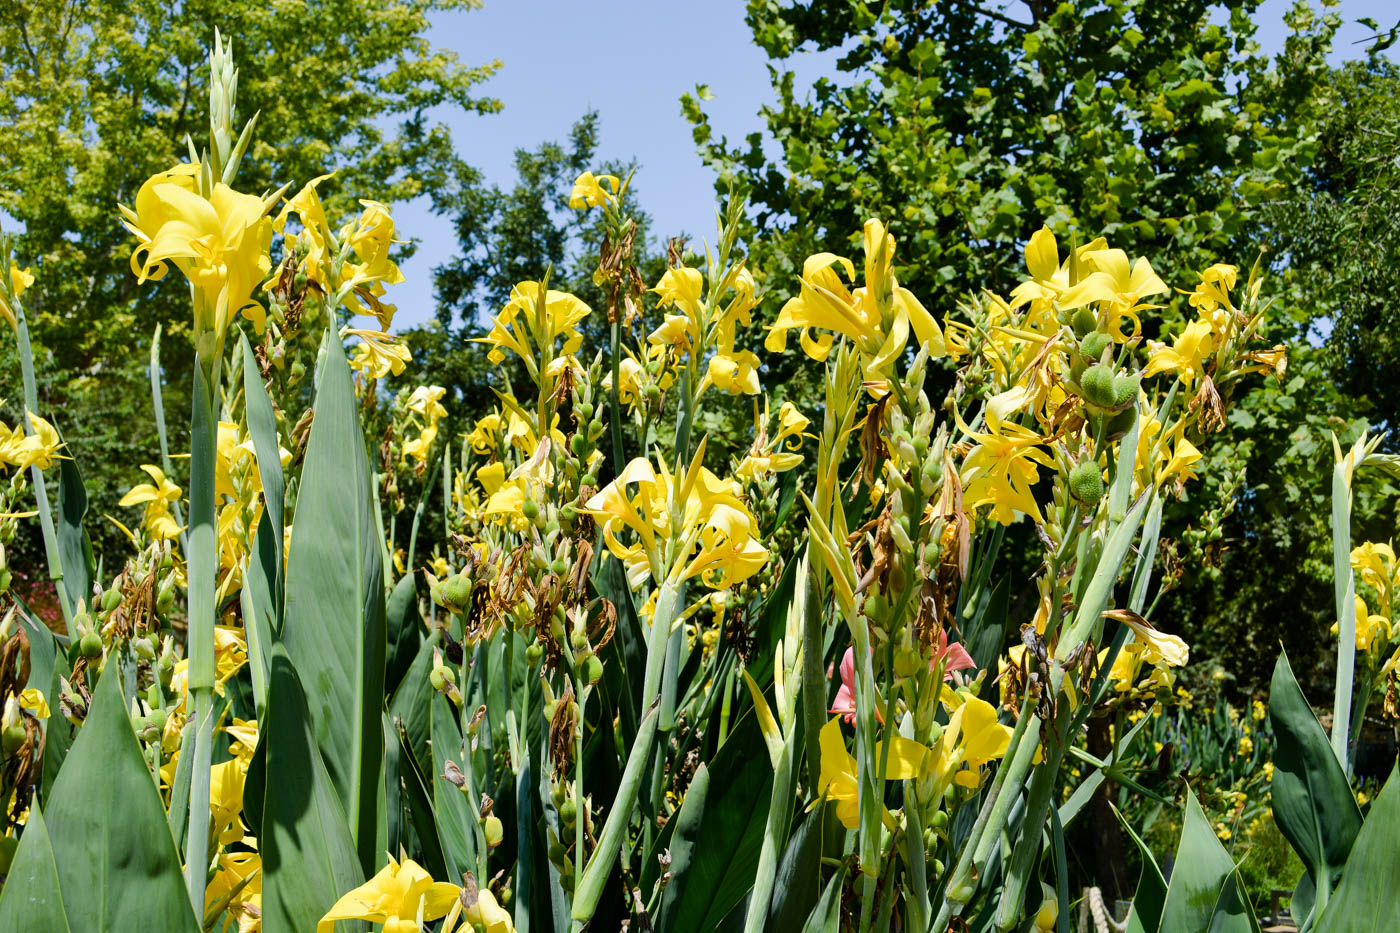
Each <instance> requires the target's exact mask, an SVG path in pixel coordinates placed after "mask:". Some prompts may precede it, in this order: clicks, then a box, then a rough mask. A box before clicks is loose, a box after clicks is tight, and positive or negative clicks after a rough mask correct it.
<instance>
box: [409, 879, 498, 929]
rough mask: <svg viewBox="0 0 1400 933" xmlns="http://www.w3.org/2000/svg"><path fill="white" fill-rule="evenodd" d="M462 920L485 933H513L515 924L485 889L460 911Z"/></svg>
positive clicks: (492, 895)
mask: <svg viewBox="0 0 1400 933" xmlns="http://www.w3.org/2000/svg"><path fill="white" fill-rule="evenodd" d="M462 919H464V920H466V921H467V922H468V923H470V924H472V925H473V927H475V928H479V929H482V930H484V931H485V933H515V924H514V923H513V922H512V921H511V918H510V913H509V911H507V910H506V909H505V908H504V907H502V906H501V905H500V903H499V902H498V901H497V900H496V895H494V894H492V893H491V892H490V890H489V889H486V888H482V889H480V890H478V891H477V892H476V903H474V904H472V905H471V906H470V907H467V908H466V909H464V910H463V911H462ZM449 925H450V923H449ZM386 929H387V928H386ZM463 933H465V930H464V931H463Z"/></svg>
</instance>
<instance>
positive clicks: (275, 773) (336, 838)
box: [152, 644, 366, 933]
mask: <svg viewBox="0 0 1400 933" xmlns="http://www.w3.org/2000/svg"><path fill="white" fill-rule="evenodd" d="M270 673H271V677H270V679H269V683H268V717H267V722H266V724H264V726H263V729H264V735H265V741H266V746H267V751H266V755H267V771H266V773H267V774H268V775H269V776H270V777H271V780H268V781H266V782H265V784H266V789H265V792H264V796H263V805H262V835H261V836H260V837H259V840H258V841H259V847H260V848H261V851H262V866H263V896H262V910H263V929H264V930H266V931H267V933H303V931H308V930H314V929H315V928H316V922H317V921H318V920H320V919H321V917H323V916H324V915H325V913H326V911H328V910H330V908H331V905H332V904H334V903H335V902H336V901H337V900H339V899H340V897H341V895H343V894H345V893H346V892H347V891H351V890H353V889H354V888H356V887H358V886H359V885H360V884H361V882H363V881H364V878H365V874H364V873H362V871H361V867H360V861H359V858H358V856H357V855H356V852H355V845H354V841H353V840H352V838H351V836H350V828H349V825H348V824H347V822H346V819H345V811H344V809H343V808H342V807H341V805H340V798H339V796H338V792H337V790H336V788H335V785H334V783H333V782H332V781H331V779H330V774H329V773H328V771H327V768H326V766H325V764H324V763H323V762H322V760H321V753H320V751H319V750H318V749H317V746H316V741H315V736H314V734H313V732H312V729H313V720H312V718H311V713H310V710H309V708H308V707H307V703H306V694H305V692H304V691H303V689H302V684H301V680H300V678H299V677H298V676H297V672H296V670H295V669H294V668H293V667H292V660H291V658H290V657H288V655H287V652H286V650H285V649H284V648H283V647H282V646H281V645H280V644H279V645H277V646H276V647H274V648H273V650H272V669H271V672H270ZM365 928H366V927H365V925H364V924H361V923H355V924H342V925H340V926H339V927H338V929H341V930H351V929H354V930H363V929H365ZM152 929H159V928H158V927H152Z"/></svg>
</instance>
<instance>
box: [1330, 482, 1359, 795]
mask: <svg viewBox="0 0 1400 933" xmlns="http://www.w3.org/2000/svg"><path fill="white" fill-rule="evenodd" d="M1332 574H1333V585H1334V589H1335V592H1336V600H1337V689H1336V692H1335V694H1334V695H1333V699H1332V751H1333V752H1334V753H1335V754H1336V756H1337V761H1338V762H1340V763H1341V766H1342V771H1343V772H1345V773H1346V775H1347V776H1348V777H1350V776H1351V755H1350V753H1349V752H1348V748H1347V746H1348V742H1347V738H1348V736H1350V735H1351V694H1352V687H1353V678H1354V677H1355V676H1356V581H1355V580H1354V579H1353V578H1352V575H1351V486H1350V484H1349V483H1348V482H1347V475H1346V468H1345V466H1344V465H1343V464H1341V463H1338V464H1337V465H1336V466H1334V467H1333V468H1332Z"/></svg>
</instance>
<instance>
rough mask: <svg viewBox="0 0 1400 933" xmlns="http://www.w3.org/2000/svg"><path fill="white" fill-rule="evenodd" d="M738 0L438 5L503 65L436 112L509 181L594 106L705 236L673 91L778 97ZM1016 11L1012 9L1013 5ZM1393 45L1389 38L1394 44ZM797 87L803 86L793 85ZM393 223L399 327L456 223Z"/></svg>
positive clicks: (728, 103)
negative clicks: (527, 154) (410, 251)
mask: <svg viewBox="0 0 1400 933" xmlns="http://www.w3.org/2000/svg"><path fill="white" fill-rule="evenodd" d="M1291 5H1292V2H1291V0H1265V2H1264V3H1263V4H1262V5H1261V8H1260V13H1259V18H1258V21H1259V24H1260V29H1259V41H1260V44H1261V45H1262V46H1263V47H1264V48H1265V49H1266V50H1269V51H1273V50H1277V49H1279V48H1280V47H1281V46H1282V43H1283V40H1284V39H1285V38H1286V36H1287V34H1288V33H1287V29H1286V27H1285V26H1284V24H1283V15H1284V13H1286V12H1287V10H1288V9H1289V8H1290V7H1291ZM744 7H745V3H744V2H743V0H703V2H701V3H691V2H681V0H612V2H595V3H590V4H584V3H581V2H577V0H573V2H570V0H486V4H485V6H484V7H483V8H482V9H480V10H474V11H465V12H453V13H445V14H440V15H438V16H437V17H436V19H435V20H434V26H433V29H432V31H431V32H430V34H429V38H430V39H431V41H432V42H433V43H434V44H435V45H437V46H440V47H443V48H447V49H451V50H453V51H455V52H457V53H458V54H459V55H460V56H461V58H462V60H463V61H464V62H467V63H470V64H480V63H484V62H488V61H490V60H492V59H497V58H498V59H500V60H501V61H502V62H503V64H504V67H502V68H501V70H500V71H498V72H497V73H496V75H495V76H493V77H492V78H491V79H490V80H489V81H487V82H485V83H484V84H482V85H480V86H479V92H480V93H482V94H485V95H490V96H494V97H496V98H499V99H500V101H501V102H502V104H504V109H503V110H502V112H500V113H498V114H493V115H490V116H475V115H464V114H460V113H445V114H443V115H442V119H444V121H445V122H446V123H448V125H449V126H450V127H451V128H452V133H453V138H454V140H455V142H456V145H457V149H458V151H459V152H460V153H461V154H462V155H463V156H464V157H465V158H466V160H467V161H468V162H469V163H471V164H472V165H474V166H476V167H477V168H479V169H481V170H482V171H483V172H484V173H485V175H486V178H487V179H488V180H490V181H492V182H494V183H496V184H500V185H502V186H507V187H508V186H510V185H511V184H513V183H514V180H515V175H514V162H513V158H514V153H515V150H516V149H520V148H526V149H531V148H534V147H535V146H537V145H539V143H540V142H542V141H544V140H547V139H563V138H564V137H565V136H566V134H567V132H568V128H569V127H570V126H571V125H572V123H573V121H575V120H576V119H578V118H579V117H580V116H581V115H582V114H583V113H584V112H586V111H588V110H590V109H596V110H598V111H599V114H600V118H601V119H600V123H601V127H600V138H599V146H598V154H599V157H600V159H612V158H619V159H626V158H630V157H635V158H636V159H637V161H638V162H639V163H640V166H641V168H640V170H639V172H638V174H637V178H636V181H635V184H636V186H637V190H638V193H639V194H640V196H641V200H642V204H643V206H644V207H645V208H646V210H648V211H649V212H650V213H651V214H652V216H653V218H654V220H655V229H656V230H657V231H658V232H660V233H663V234H666V235H670V234H672V233H679V232H682V231H683V232H685V233H687V234H690V235H692V236H704V235H706V234H709V233H710V232H711V230H712V228H713V225H714V203H715V202H714V188H713V177H712V175H711V173H710V170H709V169H707V168H706V167H705V166H704V165H703V164H702V163H701V161H700V157H699V156H698V155H696V153H695V146H694V143H693V141H692V140H691V135H690V126H689V124H687V123H686V121H685V119H684V118H683V117H682V116H681V113H680V102H679V101H680V96H681V94H683V93H684V92H686V91H688V90H692V89H693V88H694V87H695V86H696V85H697V84H707V85H709V88H710V91H711V93H713V94H714V99H713V100H711V101H709V102H708V104H707V105H706V109H707V111H708V112H709V113H710V115H711V121H712V123H713V125H714V127H715V129H716V132H718V133H723V134H724V135H726V136H728V137H729V139H731V140H738V139H742V137H744V136H745V135H747V134H748V133H751V132H755V131H759V130H761V129H762V128H763V124H762V121H761V120H760V119H759V116H758V110H759V107H760V106H762V105H763V104H764V103H767V102H769V101H771V100H772V99H773V93H772V90H771V87H770V84H769V80H768V67H767V61H766V59H765V57H764V55H763V53H762V52H761V51H760V50H759V49H758V48H757V47H756V46H755V45H754V44H753V41H752V38H751V36H750V33H749V30H748V28H747V27H746V26H745V25H744ZM1397 9H1398V8H1397V6H1396V4H1395V3H1394V0H1344V2H1342V3H1341V5H1340V12H1341V14H1342V16H1343V17H1344V19H1346V20H1347V24H1346V25H1344V26H1343V27H1342V29H1341V31H1340V32H1339V33H1338V36H1337V44H1336V48H1335V49H1334V53H1333V58H1334V60H1336V61H1341V60H1343V59H1345V58H1351V57H1356V56H1358V55H1359V54H1360V51H1361V46H1360V45H1355V44H1354V43H1358V42H1363V41H1364V40H1365V39H1366V37H1367V36H1368V35H1369V31H1368V30H1367V29H1366V28H1365V27H1364V26H1361V25H1359V24H1357V23H1356V22H1355V20H1356V19H1358V18H1359V17H1364V16H1371V17H1374V18H1375V19H1377V20H1378V21H1380V22H1381V23H1382V24H1386V23H1388V22H1392V21H1393V20H1394V18H1395V17H1396V16H1397V15H1400V13H1397ZM1012 12H1014V7H1013V10H1012ZM1392 51H1394V50H1392ZM834 61H835V55H834V54H831V53H828V54H811V53H805V54H801V55H799V56H797V57H796V58H795V59H794V61H793V62H792V63H791V65H792V67H793V70H794V71H796V72H797V75H798V78H799V82H804V81H805V82H806V83H808V84H810V82H811V81H812V80H814V79H815V78H817V77H818V76H820V75H823V74H832V73H834V72H835V68H834ZM799 86H801V84H800V83H799ZM395 217H396V219H397V221H398V227H399V231H400V233H401V234H402V235H405V236H409V237H413V238H415V239H417V240H418V241H419V247H418V251H417V253H416V255H414V256H413V258H411V259H409V260H408V261H406V262H405V263H403V271H404V274H405V276H406V278H407V281H405V282H404V283H403V284H401V285H398V286H395V287H394V289H393V292H394V294H393V295H392V298H391V300H393V301H395V303H397V304H398V306H399V314H398V317H397V319H396V321H395V326H396V329H402V328H405V327H410V326H413V325H415V324H418V323H422V322H423V321H426V320H428V319H429V318H430V317H431V316H432V309H433V295H432V269H433V267H434V266H436V265H439V264H441V263H443V262H444V261H446V260H447V259H449V258H451V256H452V255H453V253H454V251H455V248H456V240H455V237H454V234H453V231H452V224H451V222H450V220H449V219H448V218H446V217H438V216H436V215H434V214H433V213H432V212H431V211H430V210H429V209H428V206H427V203H426V199H420V200H419V201H415V202H410V203H408V204H404V205H400V206H399V207H398V208H397V209H396V211H395Z"/></svg>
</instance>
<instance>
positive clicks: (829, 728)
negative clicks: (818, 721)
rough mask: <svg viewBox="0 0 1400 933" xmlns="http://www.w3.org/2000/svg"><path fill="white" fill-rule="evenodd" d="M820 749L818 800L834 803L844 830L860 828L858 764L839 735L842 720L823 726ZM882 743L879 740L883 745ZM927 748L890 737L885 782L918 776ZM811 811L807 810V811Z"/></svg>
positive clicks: (832, 721)
mask: <svg viewBox="0 0 1400 933" xmlns="http://www.w3.org/2000/svg"><path fill="white" fill-rule="evenodd" d="M818 741H819V743H820V748H821V768H822V770H821V775H820V776H819V777H818V778H817V801H815V802H814V803H813V806H816V803H818V802H820V801H821V799H822V797H823V795H825V799H826V800H829V801H831V802H833V803H835V804H836V818H837V819H839V820H840V821H841V825H842V826H845V827H846V828H847V829H855V828H856V827H857V826H859V825H860V790H859V788H860V784H859V782H858V781H857V773H856V769H857V767H858V763H857V761H856V759H855V756H854V755H852V754H851V753H850V752H848V751H846V740H845V739H844V738H843V737H842V735H841V717H840V716H833V717H832V718H831V719H830V720H829V721H828V722H827V724H826V725H824V726H822V731H821V736H820V738H819V740H818ZM883 744H884V740H883V739H882V740H881V745H882V746H883ZM927 756H928V749H927V748H925V747H924V746H922V745H920V744H919V743H918V742H915V741H912V740H911V739H906V738H904V737H903V736H901V735H895V736H892V737H891V742H890V749H889V758H888V760H887V762H886V767H885V780H887V781H905V780H908V779H910V778H914V777H918V775H919V773H920V772H921V771H922V770H923V766H924V760H925V759H926V758H927ZM809 809H810V808H809Z"/></svg>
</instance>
